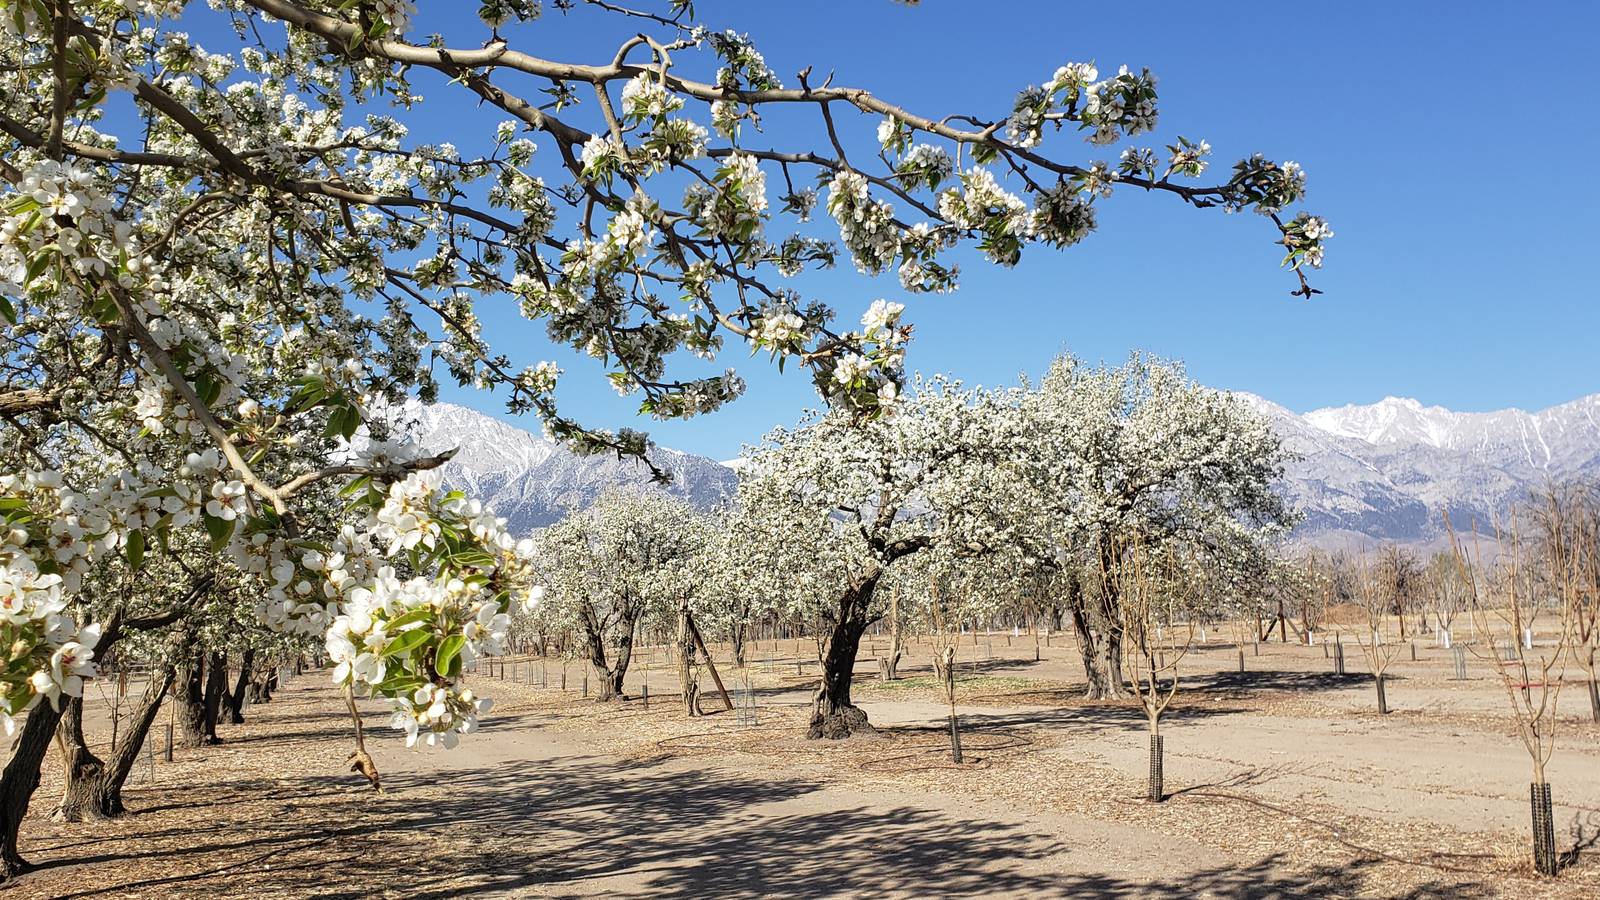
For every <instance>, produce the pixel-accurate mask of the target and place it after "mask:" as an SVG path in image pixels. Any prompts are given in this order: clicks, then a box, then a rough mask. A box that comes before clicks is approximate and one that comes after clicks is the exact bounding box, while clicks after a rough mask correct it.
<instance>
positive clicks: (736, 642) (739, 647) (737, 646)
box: [731, 618, 750, 669]
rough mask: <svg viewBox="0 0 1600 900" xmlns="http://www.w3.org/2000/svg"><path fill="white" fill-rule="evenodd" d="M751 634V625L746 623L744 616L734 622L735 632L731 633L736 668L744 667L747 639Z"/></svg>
mask: <svg viewBox="0 0 1600 900" xmlns="http://www.w3.org/2000/svg"><path fill="white" fill-rule="evenodd" d="M749 634H750V626H749V625H747V624H746V623H745V621H744V619H743V618H741V619H739V621H737V622H734V623H733V634H732V635H731V639H732V641H733V665H734V667H735V668H739V669H742V668H744V665H745V641H746V639H747V638H748V636H749Z"/></svg>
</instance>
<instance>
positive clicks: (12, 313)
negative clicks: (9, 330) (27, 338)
mask: <svg viewBox="0 0 1600 900" xmlns="http://www.w3.org/2000/svg"><path fill="white" fill-rule="evenodd" d="M0 319H5V320H6V322H8V323H10V324H12V325H15V324H17V308H16V307H15V306H12V305H11V301H10V300H7V299H6V298H5V296H4V295H0Z"/></svg>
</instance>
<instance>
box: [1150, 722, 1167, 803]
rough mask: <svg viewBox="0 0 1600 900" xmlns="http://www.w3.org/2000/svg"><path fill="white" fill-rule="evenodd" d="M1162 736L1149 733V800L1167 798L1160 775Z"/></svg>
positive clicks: (1153, 801) (1157, 800) (1155, 800)
mask: <svg viewBox="0 0 1600 900" xmlns="http://www.w3.org/2000/svg"><path fill="white" fill-rule="evenodd" d="M1163 740H1164V738H1162V737H1161V735H1159V734H1152V735H1150V802H1151V803H1160V802H1161V801H1163V800H1165V799H1167V796H1166V791H1165V790H1163V786H1162V777H1161V745H1162V741H1163Z"/></svg>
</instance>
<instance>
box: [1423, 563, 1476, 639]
mask: <svg viewBox="0 0 1600 900" xmlns="http://www.w3.org/2000/svg"><path fill="white" fill-rule="evenodd" d="M1423 579H1424V582H1425V583H1426V590H1427V592H1428V599H1429V606H1431V607H1432V608H1433V617H1434V621H1435V622H1436V623H1437V624H1438V626H1439V644H1440V646H1442V647H1445V648H1449V647H1451V646H1454V641H1455V635H1454V633H1453V632H1452V629H1453V628H1454V627H1455V621H1456V617H1457V616H1459V615H1460V614H1461V613H1463V612H1465V611H1467V609H1468V608H1469V607H1470V606H1471V594H1470V591H1469V588H1470V586H1469V585H1468V584H1467V582H1466V581H1465V580H1463V579H1462V577H1461V567H1460V565H1458V564H1457V562H1456V558H1455V555H1454V554H1453V553H1447V552H1444V551H1440V552H1439V553H1435V554H1434V556H1433V559H1431V560H1429V562H1428V568H1427V570H1426V572H1424V574H1423Z"/></svg>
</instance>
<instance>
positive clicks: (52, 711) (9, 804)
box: [0, 700, 61, 884]
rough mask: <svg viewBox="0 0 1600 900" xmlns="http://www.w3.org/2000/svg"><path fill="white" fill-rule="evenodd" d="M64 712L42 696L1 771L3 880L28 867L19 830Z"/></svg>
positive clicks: (0, 868)
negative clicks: (51, 738) (23, 855)
mask: <svg viewBox="0 0 1600 900" xmlns="http://www.w3.org/2000/svg"><path fill="white" fill-rule="evenodd" d="M60 721H61V712H60V711H59V710H57V709H56V708H54V707H52V706H51V705H50V703H49V701H46V700H41V701H39V705H38V706H35V707H34V708H33V709H32V710H30V711H29V712H28V719H27V721H26V722H25V723H23V726H22V734H21V735H19V736H18V737H17V743H16V749H15V750H13V751H12V753H11V761H10V762H8V763H6V768H5V771H4V772H3V773H0V884H4V883H5V882H7V881H10V880H11V879H13V878H15V877H17V876H18V875H21V874H22V873H24V872H26V871H28V868H29V866H28V863H27V861H26V860H24V859H23V858H22V854H20V853H18V852H17V833H18V832H19V831H20V830H21V828H22V819H23V817H25V816H27V814H28V801H30V800H32V799H33V792H34V791H35V790H37V789H38V787H39V764H40V763H42V762H43V761H44V754H45V750H47V749H48V748H49V747H50V736H51V735H53V734H55V733H56V724H57V723H58V722H60Z"/></svg>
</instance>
